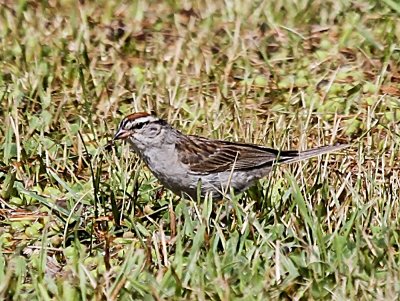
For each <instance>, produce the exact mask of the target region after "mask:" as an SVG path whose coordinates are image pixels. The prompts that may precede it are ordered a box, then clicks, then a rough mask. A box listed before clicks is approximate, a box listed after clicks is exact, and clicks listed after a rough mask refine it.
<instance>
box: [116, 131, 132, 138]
mask: <svg viewBox="0 0 400 301" xmlns="http://www.w3.org/2000/svg"><path fill="white" fill-rule="evenodd" d="M130 134H131V133H130V132H129V131H127V130H123V129H118V132H117V133H116V134H115V135H114V138H113V140H120V139H126V138H128V137H129V135H130Z"/></svg>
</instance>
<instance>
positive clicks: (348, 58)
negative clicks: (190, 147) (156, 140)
mask: <svg viewBox="0 0 400 301" xmlns="http://www.w3.org/2000/svg"><path fill="white" fill-rule="evenodd" d="M398 12H399V7H398V5H396V4H395V3H394V2H393V1H383V2H382V3H380V2H379V3H378V2H377V3H370V2H368V3H367V2H365V3H364V2H363V1H361V2H360V1H359V2H357V3H355V2H354V3H353V2H352V3H344V2H343V3H337V2H335V1H324V2H312V1H303V2H292V1H288V0H280V1H275V2H272V1H270V2H268V1H267V2H263V3H261V4H259V5H254V4H253V3H251V2H240V1H239V2H235V3H228V2H223V1H222V2H218V1H217V2H213V3H199V2H193V3H192V2H165V3H147V2H137V3H125V2H121V1H97V2H96V3H92V2H90V1H80V2H79V4H78V5H77V4H76V3H75V2H74V3H72V2H71V3H70V2H68V1H66V2H54V3H53V2H49V3H40V4H38V3H36V2H32V1H21V2H19V3H15V4H14V3H4V4H3V7H2V10H1V13H0V48H1V60H0V67H1V70H2V72H1V74H0V99H1V104H2V106H1V110H0V120H1V121H2V124H3V125H4V126H3V127H1V128H0V142H1V144H0V158H1V159H0V223H1V227H0V250H1V252H0V296H1V298H4V299H16V300H18V299H23V298H35V299H41V300H42V299H43V300H47V299H58V300H65V299H107V300H115V299H121V300H125V299H127V300H131V299H149V298H153V299H195V300H197V299H202V300H205V299H219V300H231V299H259V300H265V299H300V298H304V299H372V298H373V299H390V298H396V297H397V296H398V292H399V288H398V282H399V277H398V274H399V266H398V262H399V258H398V257H399V256H398V245H399V242H398V239H399V238H398V228H399V223H398V220H399V219H398V216H397V212H398V211H399V210H398V209H399V208H398V207H399V195H400V191H399V187H400V185H399V181H398V179H399V168H398V167H399V166H398V160H397V158H398V157H399V147H398V145H399V126H398V123H397V120H398V115H399V112H400V111H399V102H398V96H399V89H398V82H399V74H398V66H399V51H398V48H397V46H396V43H397V41H398V38H399V32H398V26H397V18H396V14H398ZM139 110H145V111H155V112H156V113H157V114H158V115H160V116H162V117H164V118H166V119H168V121H170V122H171V123H173V124H174V125H175V126H176V127H178V128H180V129H182V131H184V132H186V133H189V134H199V135H204V136H209V137H213V138H218V139H227V140H241V141H246V142H253V143H259V144H265V145H269V146H272V147H276V148H283V149H287V148H295V149H296V148H297V149H306V148H309V147H312V146H317V145H324V144H331V143H336V142H350V143H352V148H351V149H350V150H349V151H348V152H346V153H345V155H343V154H342V155H336V154H335V155H329V156H324V157H323V158H318V159H313V160H312V161H310V162H303V163H299V164H296V165H292V166H286V167H278V168H277V169H276V170H274V172H273V173H272V174H271V176H270V177H269V178H267V179H265V180H263V181H261V182H260V183H259V184H258V185H257V187H254V188H252V189H251V190H250V191H249V192H248V193H246V194H244V195H242V196H232V198H231V199H230V200H225V201H223V202H212V201H211V200H209V199H205V200H201V201H199V202H194V201H193V200H189V199H181V198H178V197H176V196H174V195H172V193H170V192H169V191H166V190H164V189H163V188H162V187H161V186H160V184H159V183H158V182H157V181H156V180H155V178H154V177H153V176H152V175H151V173H150V172H149V171H148V170H147V169H146V168H145V167H144V166H143V165H142V164H141V163H140V162H139V161H138V160H137V158H136V157H135V156H134V155H133V154H132V153H130V152H129V150H128V148H127V147H126V146H124V145H116V146H115V147H114V148H110V147H107V143H108V141H109V140H110V138H111V137H112V135H113V132H114V130H115V128H116V126H117V124H118V122H119V121H120V119H121V118H122V117H123V116H124V115H125V114H128V113H130V112H132V111H139Z"/></svg>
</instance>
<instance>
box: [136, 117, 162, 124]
mask: <svg viewBox="0 0 400 301" xmlns="http://www.w3.org/2000/svg"><path fill="white" fill-rule="evenodd" d="M157 120H158V118H156V117H154V116H144V117H139V118H137V119H135V120H133V123H135V124H138V123H147V122H153V121H157Z"/></svg>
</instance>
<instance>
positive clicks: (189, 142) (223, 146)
mask: <svg viewBox="0 0 400 301" xmlns="http://www.w3.org/2000/svg"><path fill="white" fill-rule="evenodd" d="M176 148H177V150H178V156H179V157H180V160H181V161H182V162H183V163H184V164H187V165H188V166H189V168H190V170H191V171H192V172H196V173H214V172H222V171H230V170H232V168H233V169H234V170H246V169H252V168H256V167H261V166H266V165H271V166H272V164H273V163H274V162H275V160H276V158H277V157H278V154H279V158H280V159H279V161H284V160H287V159H291V158H293V157H296V156H298V152H296V151H290V152H281V153H279V151H277V150H274V149H270V148H264V147H261V146H257V145H252V144H241V143H234V142H226V141H219V140H208V139H206V138H202V137H195V136H188V137H186V139H185V140H184V141H182V142H181V143H180V144H177V145H176ZM283 153H285V154H284V156H283Z"/></svg>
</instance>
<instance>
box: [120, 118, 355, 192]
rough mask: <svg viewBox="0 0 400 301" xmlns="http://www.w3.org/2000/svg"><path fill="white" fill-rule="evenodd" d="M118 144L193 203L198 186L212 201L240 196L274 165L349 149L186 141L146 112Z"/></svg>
mask: <svg viewBox="0 0 400 301" xmlns="http://www.w3.org/2000/svg"><path fill="white" fill-rule="evenodd" d="M118 139H123V140H127V141H128V142H129V143H130V144H131V145H132V147H133V149H134V151H135V152H136V153H137V154H138V155H139V157H140V158H141V159H143V160H144V162H145V163H146V164H147V166H148V167H149V169H150V170H151V171H152V173H153V174H154V176H155V177H156V178H157V179H158V180H160V182H161V183H162V184H163V185H164V186H165V187H167V188H169V189H170V190H172V191H173V192H174V193H176V194H178V195H181V194H182V193H186V194H188V195H189V196H191V197H193V198H195V197H196V195H197V190H198V187H200V189H201V194H202V195H203V196H204V195H205V194H207V193H212V197H214V198H218V197H221V195H224V194H225V193H226V192H227V191H228V192H229V190H228V189H227V188H229V187H232V188H233V189H234V191H236V192H241V191H243V190H245V189H247V188H249V187H250V186H251V185H252V184H254V182H256V181H257V180H259V179H261V178H262V177H264V176H266V175H267V174H268V173H269V172H270V171H271V169H272V167H273V165H274V164H276V163H279V162H285V163H291V162H295V161H299V160H304V159H307V158H310V157H313V156H317V155H320V154H324V153H327V152H332V151H336V150H340V149H343V148H345V147H347V146H348V145H345V144H341V145H334V146H323V147H319V148H314V149H310V150H306V151H301V152H299V151H293V150H289V151H279V150H275V149H271V148H267V147H264V146H259V145H254V144H244V143H235V142H228V141H220V140H212V139H207V138H203V137H198V136H187V135H184V134H182V133H181V132H180V131H178V130H176V129H174V128H173V127H172V126H170V125H169V124H168V123H167V122H166V121H164V120H162V119H160V118H157V117H156V116H153V115H150V114H148V113H145V112H140V113H134V114H131V115H129V116H127V117H125V118H124V119H123V120H122V121H121V123H120V125H119V128H118V131H117V133H116V134H115V136H114V140H118ZM199 182H200V183H199ZM199 185H200V186H199Z"/></svg>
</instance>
